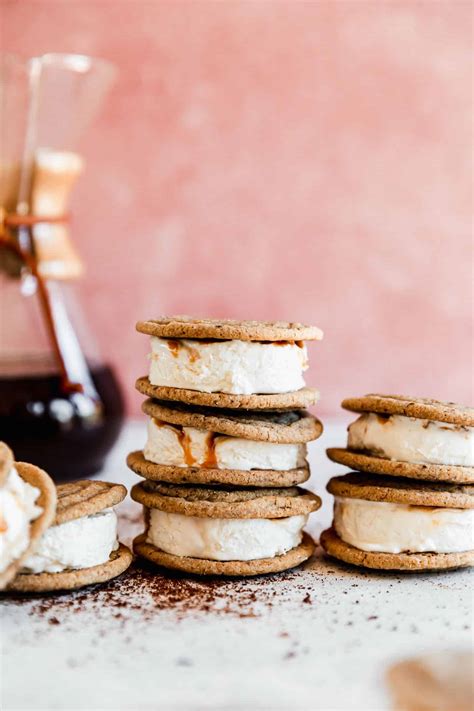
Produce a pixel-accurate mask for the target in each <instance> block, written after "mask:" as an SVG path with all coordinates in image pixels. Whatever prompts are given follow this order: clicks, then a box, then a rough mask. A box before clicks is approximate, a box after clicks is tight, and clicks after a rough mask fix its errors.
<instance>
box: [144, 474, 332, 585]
mask: <svg viewBox="0 0 474 711" xmlns="http://www.w3.org/2000/svg"><path fill="white" fill-rule="evenodd" d="M131 496H132V498H133V499H135V501H138V502H139V503H141V504H142V505H143V507H144V512H145V523H146V530H145V533H144V534H142V535H140V536H138V537H137V538H136V539H135V541H134V544H133V548H134V551H135V553H137V554H138V555H140V556H142V557H143V558H147V559H148V560H150V561H152V562H154V563H156V564H157V565H159V566H162V567H165V568H172V569H176V570H181V571H186V572H188V573H196V574H201V575H231V576H233V575H239V576H240V575H258V574H261V573H274V572H279V571H282V570H287V569H289V568H293V567H294V566H296V565H299V564H300V563H302V562H304V561H305V560H307V559H308V558H309V557H310V556H311V555H312V553H313V551H314V543H313V541H312V539H311V537H310V536H309V535H308V534H306V533H304V532H303V528H304V525H305V523H306V520H307V518H308V515H309V513H311V512H312V511H315V510H316V509H318V508H319V506H320V505H321V500H320V499H319V497H318V496H316V495H315V494H312V493H311V492H309V491H306V490H305V489H301V488H299V487H288V488H282V489H265V488H261V489H250V488H247V489H245V488H243V487H239V488H237V487H219V488H211V487H204V486H201V487H197V486H185V485H182V486H177V485H172V484H160V483H158V482H153V481H149V480H145V481H144V482H141V483H139V484H136V485H135V486H134V487H133V489H132V492H131Z"/></svg>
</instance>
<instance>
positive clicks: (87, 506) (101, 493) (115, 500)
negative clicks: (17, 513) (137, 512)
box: [54, 479, 127, 526]
mask: <svg viewBox="0 0 474 711" xmlns="http://www.w3.org/2000/svg"><path fill="white" fill-rule="evenodd" d="M57 493H58V504H57V508H56V518H55V520H54V525H55V526H57V525H58V524H60V523H65V522H66V521H72V520H74V519H76V518H82V517H83V516H91V515H92V514H95V513H98V512H99V511H103V509H108V508H109V507H110V506H115V505H116V504H119V503H120V502H121V501H122V500H123V499H124V498H125V497H126V495H127V489H126V488H125V487H124V486H122V484H111V483H109V482H105V481H92V480H89V479H83V480H80V481H73V482H71V483H68V484H60V485H59V486H58V487H57Z"/></svg>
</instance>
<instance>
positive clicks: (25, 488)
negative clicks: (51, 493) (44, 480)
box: [0, 467, 42, 573]
mask: <svg viewBox="0 0 474 711" xmlns="http://www.w3.org/2000/svg"><path fill="white" fill-rule="evenodd" d="M39 495H40V491H39V489H37V488H36V487H34V486H31V484H28V483H27V482H26V481H24V479H22V478H21V476H20V475H19V474H18V472H17V470H16V469H15V467H12V468H11V469H10V471H9V473H8V474H7V477H6V480H5V483H4V484H3V486H2V487H1V488H0V573H3V571H4V570H6V569H7V568H8V566H9V565H10V563H12V562H13V561H14V560H17V559H18V558H20V556H22V555H23V553H24V552H25V551H26V549H27V548H28V546H29V544H30V524H31V522H32V521H33V520H34V519H36V518H38V516H39V515H40V514H41V512H42V509H41V508H40V507H39V506H37V505H36V504H35V501H36V499H37V498H38V496H39Z"/></svg>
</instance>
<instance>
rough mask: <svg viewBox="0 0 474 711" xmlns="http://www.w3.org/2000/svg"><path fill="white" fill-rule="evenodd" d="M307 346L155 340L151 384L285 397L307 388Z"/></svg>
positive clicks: (154, 338)
mask: <svg viewBox="0 0 474 711" xmlns="http://www.w3.org/2000/svg"><path fill="white" fill-rule="evenodd" d="M307 367H308V358H307V353H306V347H305V346H304V345H303V344H298V343H293V342H288V343H286V342H283V343H260V342H255V341H209V342H207V341H199V340H190V339H180V340H171V339H165V338H157V337H156V336H152V338H151V356H150V382H151V383H152V384H153V385H164V386H167V387H173V388H186V389H189V390H200V391H201V392H207V393H213V392H222V393H233V394H239V395H251V394H255V393H261V394H263V393H286V392H291V391H293V390H299V389H300V388H302V387H304V385H305V382H304V378H303V371H305V370H306V369H307Z"/></svg>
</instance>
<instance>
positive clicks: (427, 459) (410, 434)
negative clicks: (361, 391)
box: [321, 395, 474, 571]
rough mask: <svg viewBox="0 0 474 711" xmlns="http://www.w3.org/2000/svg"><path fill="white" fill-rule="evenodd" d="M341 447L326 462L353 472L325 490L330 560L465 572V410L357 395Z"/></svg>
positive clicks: (470, 490) (470, 552)
mask: <svg viewBox="0 0 474 711" xmlns="http://www.w3.org/2000/svg"><path fill="white" fill-rule="evenodd" d="M342 406H343V407H344V408H345V409H347V410H350V411H351V412H355V413H358V414H359V417H358V419H357V420H356V421H355V422H353V423H352V424H351V425H350V426H349V429H348V433H349V434H348V441H347V447H346V448H345V449H342V448H332V449H328V450H327V454H328V456H329V458H330V459H331V460H333V461H334V462H338V463H339V464H343V465H345V466H349V467H351V468H352V469H356V470H357V471H355V472H351V473H349V474H346V475H345V476H338V477H334V478H333V479H331V480H330V481H329V484H328V491H329V492H330V493H331V494H333V495H334V497H335V502H334V518H333V525H332V527H331V528H330V529H328V530H327V531H324V532H323V534H322V536H321V545H322V546H323V548H324V549H325V550H326V552H327V553H328V554H330V555H331V556H333V557H335V558H338V559H340V560H342V561H345V562H346V563H352V564H354V565H361V566H365V567H368V568H379V569H386V570H410V571H423V570H445V569H450V568H459V567H467V566H470V565H473V564H474V408H470V407H464V406H462V405H456V404H454V403H450V402H439V401H436V400H428V399H421V398H408V397H403V396H399V395H365V396H363V397H357V398H349V399H347V400H344V401H343V403H342Z"/></svg>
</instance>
